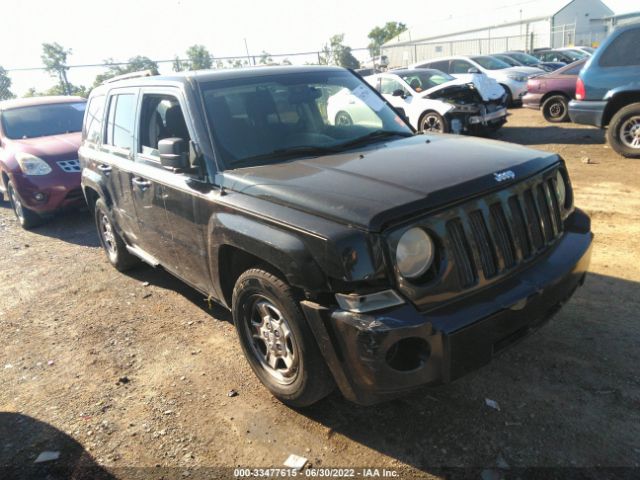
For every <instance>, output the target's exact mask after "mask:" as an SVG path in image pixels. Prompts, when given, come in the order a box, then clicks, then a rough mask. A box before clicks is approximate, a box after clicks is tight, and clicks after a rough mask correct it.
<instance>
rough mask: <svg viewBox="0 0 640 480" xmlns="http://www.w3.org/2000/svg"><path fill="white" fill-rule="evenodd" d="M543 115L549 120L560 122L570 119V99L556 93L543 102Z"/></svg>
mask: <svg viewBox="0 0 640 480" xmlns="http://www.w3.org/2000/svg"><path fill="white" fill-rule="evenodd" d="M542 115H543V116H544V118H545V120H546V121H547V122H552V123H560V122H566V121H567V120H568V119H569V101H568V99H567V97H565V96H564V95H554V96H552V97H549V98H547V99H546V100H545V101H544V103H543V104H542Z"/></svg>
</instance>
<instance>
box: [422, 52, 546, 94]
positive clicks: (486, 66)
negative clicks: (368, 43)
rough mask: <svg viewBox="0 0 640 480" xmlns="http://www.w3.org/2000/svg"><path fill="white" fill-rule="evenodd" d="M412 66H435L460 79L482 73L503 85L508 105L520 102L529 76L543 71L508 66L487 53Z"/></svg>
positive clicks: (442, 59)
mask: <svg viewBox="0 0 640 480" xmlns="http://www.w3.org/2000/svg"><path fill="white" fill-rule="evenodd" d="M412 67H414V68H435V69H437V70H442V71H443V72H446V73H449V74H450V75H453V76H454V77H456V78H462V79H470V78H471V75H472V74H474V73H484V74H485V75H487V76H488V77H490V78H493V79H494V80H495V81H496V82H498V83H499V84H500V85H502V86H503V87H504V89H505V90H506V91H507V94H508V99H507V103H508V104H509V105H510V104H513V103H521V102H522V97H524V96H525V94H526V93H527V81H528V80H529V77H532V76H536V75H541V74H543V73H545V72H544V70H542V69H540V68H535V67H524V66H523V67H510V66H509V65H508V64H507V63H505V62H503V61H502V60H499V59H497V58H494V57H490V56H488V55H477V56H457V57H447V58H438V59H436V60H429V61H422V62H417V63H415V64H414V65H413V66H412Z"/></svg>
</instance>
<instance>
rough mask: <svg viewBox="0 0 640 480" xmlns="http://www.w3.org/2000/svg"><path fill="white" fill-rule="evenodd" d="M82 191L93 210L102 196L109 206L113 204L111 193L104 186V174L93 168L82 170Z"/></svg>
mask: <svg viewBox="0 0 640 480" xmlns="http://www.w3.org/2000/svg"><path fill="white" fill-rule="evenodd" d="M81 185H82V193H83V194H84V198H85V200H86V202H87V205H88V206H89V208H90V209H91V211H93V209H94V207H95V204H96V202H97V201H98V198H102V199H103V200H104V202H105V203H106V204H107V206H108V207H109V208H111V206H112V199H111V195H109V191H108V190H107V188H106V187H105V186H104V184H103V181H102V176H101V175H100V174H98V173H96V172H94V171H92V170H87V169H86V168H85V169H83V170H82V180H81Z"/></svg>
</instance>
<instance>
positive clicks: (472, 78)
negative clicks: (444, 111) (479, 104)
mask: <svg viewBox="0 0 640 480" xmlns="http://www.w3.org/2000/svg"><path fill="white" fill-rule="evenodd" d="M469 83H473V85H474V86H475V87H476V90H477V91H478V93H479V94H480V96H481V97H482V100H484V101H485V102H491V101H494V100H499V99H501V98H502V97H503V96H504V88H502V86H500V84H499V83H498V82H496V81H495V80H494V79H493V78H491V77H488V76H487V75H485V74H483V73H473V74H471V73H470V74H467V75H464V76H461V77H460V78H456V79H454V80H451V81H450V82H446V83H443V84H440V85H438V86H435V87H431V88H429V89H427V90H425V91H424V92H421V94H422V95H421V96H422V97H423V98H426V97H433V96H434V94H437V93H438V92H440V91H442V90H446V89H448V88H450V87H454V86H460V87H466V86H467V85H468V84H469ZM436 96H437V95H436Z"/></svg>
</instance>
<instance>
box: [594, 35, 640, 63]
mask: <svg viewBox="0 0 640 480" xmlns="http://www.w3.org/2000/svg"><path fill="white" fill-rule="evenodd" d="M638 45H640V28H635V29H633V30H627V31H626V32H623V33H621V34H620V35H618V36H617V37H616V38H615V39H614V40H613V41H612V42H611V43H610V44H609V46H608V47H607V49H606V50H605V51H604V52H602V56H601V57H600V62H599V64H600V66H601V67H629V66H637V65H640V48H638Z"/></svg>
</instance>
